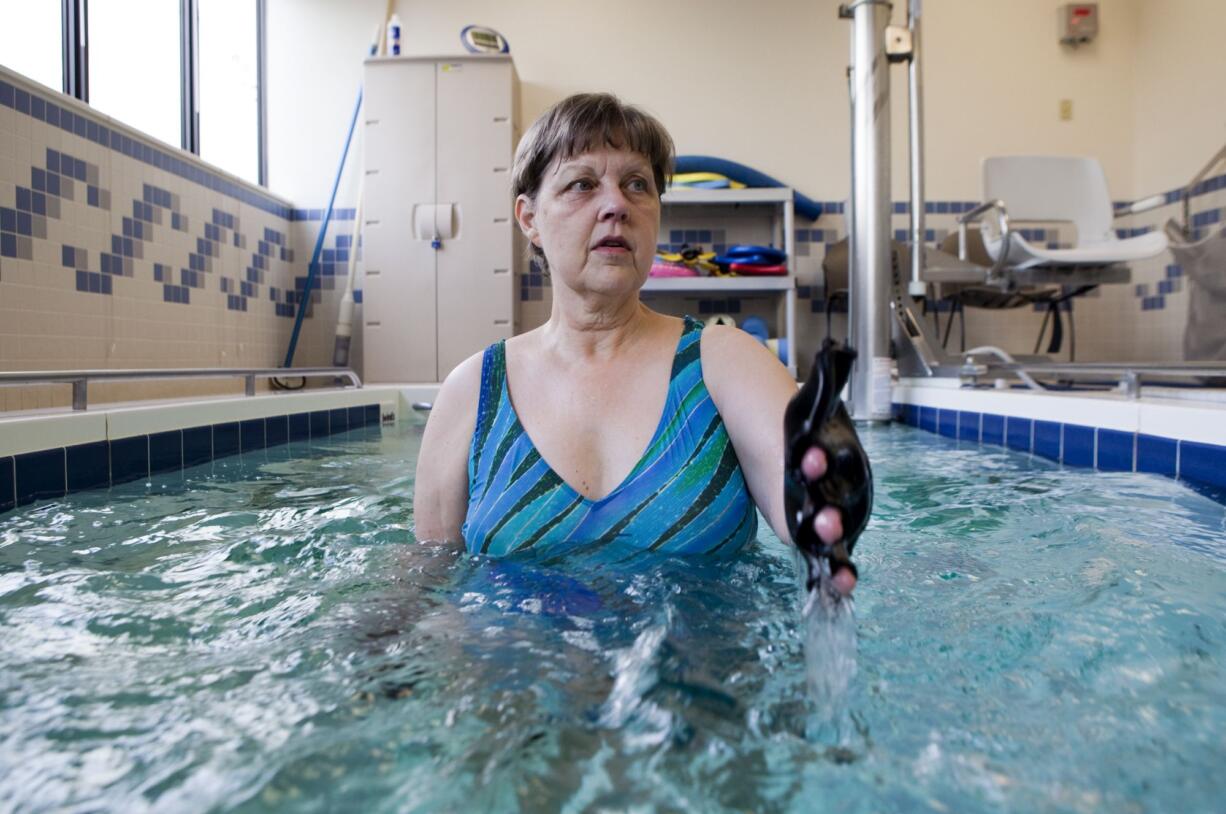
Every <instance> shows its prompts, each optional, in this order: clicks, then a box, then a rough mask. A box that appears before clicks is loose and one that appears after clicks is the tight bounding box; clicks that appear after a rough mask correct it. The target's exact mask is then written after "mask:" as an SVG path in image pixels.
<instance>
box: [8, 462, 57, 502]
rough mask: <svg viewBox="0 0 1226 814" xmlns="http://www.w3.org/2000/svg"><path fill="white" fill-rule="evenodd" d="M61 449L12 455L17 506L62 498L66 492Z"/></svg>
mask: <svg viewBox="0 0 1226 814" xmlns="http://www.w3.org/2000/svg"><path fill="white" fill-rule="evenodd" d="M64 457H65V453H64V450H63V448H60V449H45V450H43V451H41V452H28V453H26V454H25V455H14V456H13V459H14V462H15V463H16V467H15V477H16V482H17V488H16V496H17V505H18V506H24V505H25V504H27V503H33V502H34V501H36V500H44V499H47V498H57V497H63V496H64V495H65V494H66V493H67V491H68V482H67V476H66V474H65V469H64Z"/></svg>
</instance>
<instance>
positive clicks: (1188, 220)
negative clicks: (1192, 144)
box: [1180, 144, 1226, 234]
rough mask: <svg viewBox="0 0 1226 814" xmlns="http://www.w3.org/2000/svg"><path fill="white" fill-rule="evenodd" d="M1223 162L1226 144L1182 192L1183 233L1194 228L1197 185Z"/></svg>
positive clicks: (1225, 158)
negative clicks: (1194, 193)
mask: <svg viewBox="0 0 1226 814" xmlns="http://www.w3.org/2000/svg"><path fill="white" fill-rule="evenodd" d="M1223 161H1226V144H1223V145H1222V149H1220V150H1218V151H1217V153H1216V154H1215V155H1214V156H1213V158H1211V159H1209V163H1208V164H1206V165H1205V166H1204V167H1203V168H1202V169H1201V171H1200V172H1198V173H1196V176H1195V177H1193V178H1192V180H1191V181H1189V182H1188V184H1187V186H1185V187H1184V188H1183V189H1182V190H1181V192H1180V197H1182V198H1183V202H1182V203H1183V231H1184V234H1188V233H1189V232H1190V230H1191V228H1192V192H1193V190H1195V189H1196V186H1197V184H1199V183H1200V182H1201V181H1204V180H1205V179H1206V178H1208V177H1209V173H1211V172H1212V171H1213V169H1214V168H1215V167H1216V166H1217V165H1218V164H1220V163H1222V162H1223Z"/></svg>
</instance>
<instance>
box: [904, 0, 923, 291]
mask: <svg viewBox="0 0 1226 814" xmlns="http://www.w3.org/2000/svg"><path fill="white" fill-rule="evenodd" d="M922 2H923V0H909V2H908V3H907V25H908V27H909V28H910V29H911V61H910V62H909V63H908V65H907V89H908V91H909V102H910V104H909V106H908V112H909V114H910V122H909V125H910V127H909V135H910V145H911V282H910V284H908V286H907V293H908V294H910V295H911V296H912V297H922V296H924V294H925V292H926V289H925V286H924V282H923V281H922V280H921V279H920V271H921V270H922V269H923V268H924V234H925V229H924V80H923V76H922V75H921V74H920V16H921V4H922Z"/></svg>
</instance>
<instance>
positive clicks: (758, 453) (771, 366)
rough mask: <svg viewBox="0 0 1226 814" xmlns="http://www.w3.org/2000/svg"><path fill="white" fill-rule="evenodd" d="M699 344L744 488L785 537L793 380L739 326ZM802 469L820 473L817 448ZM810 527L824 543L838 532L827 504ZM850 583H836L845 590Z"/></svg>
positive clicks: (822, 461)
mask: <svg viewBox="0 0 1226 814" xmlns="http://www.w3.org/2000/svg"><path fill="white" fill-rule="evenodd" d="M701 348H702V376H703V380H704V381H705V382H706V385H707V390H708V392H710V393H711V399H712V401H714V402H715V408H716V409H717V410H719V414H720V417H721V418H723V420H724V426H725V427H726V428H727V429H728V437H729V438H731V439H732V447H733V449H735V450H736V456H737V458H738V459H739V460H740V462H741V469H742V470H743V471H744V472H745V481H746V482H747V483H748V485H749V493H750V494H751V495H752V496H753V499H754V503H756V504H757V505H758V508H759V509H760V510H761V511H762V514H764V515H766V521H767V522H768V523H770V526H771V528H772V529H774V531H775V534H777V535H778V536H779V539H780V540H783V541H784V542H790V541H791V539H792V535H791V533H790V532H789V531H788V524H787V518H786V517H785V516H784V509H783V413H784V410H785V409H786V408H787V405H788V402H789V401H790V400H791V399H792V397H793V396H795V395H796V393H797V386H796V382H795V381H793V380H792V377H791V375H790V374H789V373H788V371H787V368H785V367H784V366H783V365H781V364H779V360H778V359H776V358H775V356H774V354H772V353H771V352H770V351H769V350H767V349H766V347H765V346H763V345H762V344H761V343H760V342H758V340H757V339H755V338H754V337H753V336H751V335H750V334H747V333H745V332H744V331H742V330H741V329H739V328H733V327H731V326H723V325H715V326H712V327H710V328H707V329H705V330H704V331H703V332H702V346H701ZM803 469H804V472H805V475H806V477H808V478H810V479H816V478H820V477H821V476H822V475H823V474H825V471H826V458H825V455H823V454H822V452H821V450H819V449H816V448H815V449H812V450H810V451H809V453H808V454H807V455H806V456H805V461H804V464H803ZM815 527H816V529H817V534H818V536H819V537H820V538H821V539H822V540H823V541H824V542H826V543H827V544H831V543H834V542H836V541H837V540H838V539H839V538H840V537H842V536H843V519H842V517H841V516H840V515H839V511H838V510H837V509H835V508H834V507H831V506H827V507H826V508H824V509H822V510H821V511H820V512H819V513H818V515H817V517H816V519H815ZM854 584H855V582H854V580H852V581H851V582H850V583H847V584H840V587H841V588H842V587H845V588H846V591H850V590H851V586H852V585H854ZM846 591H845V592H846Z"/></svg>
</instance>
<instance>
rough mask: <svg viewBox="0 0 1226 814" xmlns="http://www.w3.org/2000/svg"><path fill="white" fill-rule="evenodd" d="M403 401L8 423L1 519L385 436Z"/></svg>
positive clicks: (335, 395) (312, 401)
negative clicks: (258, 456) (310, 447)
mask: <svg viewBox="0 0 1226 814" xmlns="http://www.w3.org/2000/svg"><path fill="white" fill-rule="evenodd" d="M402 400H403V395H402V393H401V392H400V390H399V389H398V388H381V387H374V388H362V389H357V390H343V391H313V392H308V393H304V394H285V395H276V396H263V397H253V398H246V399H242V398H240V399H222V400H215V401H207V400H206V401H197V402H179V403H167V404H160V405H135V406H127V407H114V408H111V409H109V410H108V409H106V408H100V409H98V410H97V411H88V412H84V413H59V414H43V415H25V416H8V417H3V418H0V515H3V513H5V512H8V511H10V510H13V509H16V508H19V507H21V506H25V505H28V504H30V503H33V502H35V501H37V500H43V499H56V498H60V497H63V496H65V495H67V494H72V493H75V492H81V491H85V490H89V489H107V488H110V487H112V486H118V485H120V484H123V483H128V482H131V481H134V480H139V479H142V478H149V477H152V476H153V475H157V474H165V473H171V472H175V471H182V470H183V469H186V468H188V467H192V466H196V465H198V464H203V463H208V462H211V461H215V460H221V459H224V458H227V457H230V456H233V455H240V454H243V453H248V454H249V453H252V452H255V451H259V450H263V449H268V448H271V447H276V446H280V445H283V444H287V443H291V442H309V441H312V440H319V439H323V438H327V437H329V436H331V435H335V434H337V433H341V432H347V431H349V430H352V429H359V428H364V427H371V426H375V427H377V426H380V425H381V423H382V422H383V421H385V420H386V421H394V420H396V418H397V417H398V415H399V414H400V412H401V411H402V404H401V402H402ZM202 414H204V415H207V416H208V418H207V419H205V420H201V415H202ZM15 439H17V440H15Z"/></svg>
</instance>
